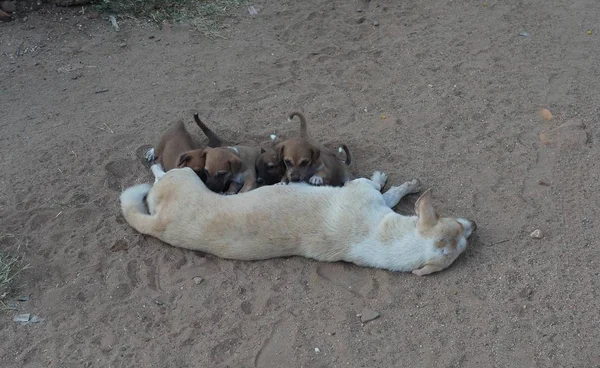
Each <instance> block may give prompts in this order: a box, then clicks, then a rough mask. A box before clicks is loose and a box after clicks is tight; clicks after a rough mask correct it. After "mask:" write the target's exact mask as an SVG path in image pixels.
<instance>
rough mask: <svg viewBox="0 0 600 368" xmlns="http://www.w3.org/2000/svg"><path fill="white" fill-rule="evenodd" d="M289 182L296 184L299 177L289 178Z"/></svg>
mask: <svg viewBox="0 0 600 368" xmlns="http://www.w3.org/2000/svg"><path fill="white" fill-rule="evenodd" d="M290 181H293V182H294V183H297V182H299V181H300V177H299V176H291V177H290Z"/></svg>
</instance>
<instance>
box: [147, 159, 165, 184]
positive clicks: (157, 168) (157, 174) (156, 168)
mask: <svg viewBox="0 0 600 368" xmlns="http://www.w3.org/2000/svg"><path fill="white" fill-rule="evenodd" d="M150 170H152V174H154V184H156V183H158V181H159V180H160V179H161V178H162V177H163V176H165V174H166V173H165V170H164V169H163V167H162V166H161V165H160V164H154V165H152V166H150Z"/></svg>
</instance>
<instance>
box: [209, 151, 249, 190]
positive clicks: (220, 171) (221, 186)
mask: <svg viewBox="0 0 600 368" xmlns="http://www.w3.org/2000/svg"><path fill="white" fill-rule="evenodd" d="M203 154H204V158H205V164H204V173H205V175H206V186H207V187H208V189H210V190H212V191H213V192H217V193H221V192H223V191H225V190H226V189H227V185H228V184H229V182H230V180H231V179H233V177H234V176H235V175H236V174H238V173H239V172H240V170H241V168H242V161H241V160H240V158H239V157H238V156H236V155H235V154H234V153H233V152H232V151H231V150H230V149H229V148H226V147H217V148H206V149H205V150H204V151H203Z"/></svg>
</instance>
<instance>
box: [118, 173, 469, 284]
mask: <svg viewBox="0 0 600 368" xmlns="http://www.w3.org/2000/svg"><path fill="white" fill-rule="evenodd" d="M159 169H160V167H155V168H154V169H153V170H152V171H153V173H154V174H155V175H156V178H157V179H159V180H157V181H155V185H154V186H153V187H152V189H150V191H149V192H148V190H149V186H148V185H145V186H136V187H133V188H129V189H127V190H125V191H124V192H123V194H122V195H121V207H122V210H123V214H124V216H125V219H126V220H127V222H128V223H129V224H131V226H133V227H134V228H135V229H137V230H138V231H140V232H142V233H144V234H149V235H153V236H155V237H157V238H159V239H161V240H163V241H165V242H167V243H168V244H171V245H173V246H178V247H183V248H187V249H193V250H199V251H204V252H209V253H212V254H214V255H217V256H219V257H224V258H230V259H238V260H259V259H268V258H274V257H283V256H293V255H298V256H304V257H309V258H313V259H316V260H320V261H330V262H334V261H347V262H353V263H355V264H358V265H362V266H368V267H377V268H383V269H388V270H392V271H413V273H415V274H417V275H425V274H428V273H431V272H437V271H440V270H442V269H444V268H445V267H448V266H449V265H450V264H451V263H452V262H453V261H454V260H455V259H456V257H458V255H459V254H460V253H461V252H462V251H463V250H464V247H465V246H466V236H465V235H466V234H467V233H468V234H469V235H470V232H471V223H470V222H469V221H467V220H463V219H457V220H458V221H459V222H460V223H461V224H462V225H463V227H464V229H465V230H464V231H463V233H464V234H463V233H461V234H460V235H459V237H460V241H459V244H458V246H457V249H450V248H449V249H448V250H445V249H443V248H442V249H440V247H439V246H436V240H439V239H440V238H439V236H441V235H436V234H438V233H439V234H441V233H442V232H443V229H437V227H436V228H428V229H429V230H427V231H428V232H422V231H421V230H419V229H418V228H417V220H418V217H416V216H402V215H399V214H397V213H395V212H394V211H392V209H391V208H390V207H392V206H393V205H395V204H397V201H398V200H400V198H401V197H402V196H403V195H406V194H408V193H411V192H415V191H417V190H418V189H419V183H418V181H417V180H413V181H410V182H406V183H404V184H402V185H401V186H399V187H392V188H391V189H390V190H389V191H387V192H385V193H383V194H382V193H381V192H380V189H381V187H382V186H383V185H384V184H385V180H386V179H387V175H385V174H383V173H379V172H376V173H374V174H373V176H372V177H371V180H369V179H365V178H362V179H357V180H353V181H351V182H348V183H346V185H345V186H343V187H329V186H321V187H316V186H311V185H307V184H305V183H292V184H289V185H274V186H266V187H261V188H258V189H256V190H253V191H250V192H247V193H243V194H239V195H236V196H222V195H218V194H215V193H212V192H211V191H210V190H208V188H206V186H205V185H204V184H203V183H202V181H201V180H200V179H199V178H198V176H197V175H196V174H195V173H194V172H193V170H191V169H190V168H183V169H173V170H170V171H169V172H168V173H166V174H164V172H163V171H161V170H159ZM146 194H147V200H146V201H147V204H148V210H146V206H145V203H144V197H145V196H146ZM423 203H427V202H426V201H423ZM423 213H427V211H423ZM224 216H226V217H227V220H226V221H222V218H223V217H224ZM446 220H447V221H448V222H449V223H453V224H454V225H453V226H455V228H460V226H459V224H458V223H457V222H456V221H454V220H452V219H446ZM440 221H441V220H440ZM440 223H441V225H440V226H442V227H443V222H442V221H441V222H440ZM436 229H437V230H436ZM463 238H464V239H463ZM445 253H447V254H445Z"/></svg>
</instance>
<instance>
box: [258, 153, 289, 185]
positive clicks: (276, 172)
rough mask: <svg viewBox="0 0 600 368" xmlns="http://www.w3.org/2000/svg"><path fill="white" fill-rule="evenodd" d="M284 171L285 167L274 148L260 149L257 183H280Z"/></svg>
mask: <svg viewBox="0 0 600 368" xmlns="http://www.w3.org/2000/svg"><path fill="white" fill-rule="evenodd" d="M284 171H285V169H284V167H283V165H282V164H281V162H280V160H279V156H278V155H277V152H275V150H274V149H272V148H261V149H260V156H258V158H257V159H256V183H257V185H258V186H262V185H273V184H277V183H279V182H280V181H281V178H282V177H283V173H284Z"/></svg>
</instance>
